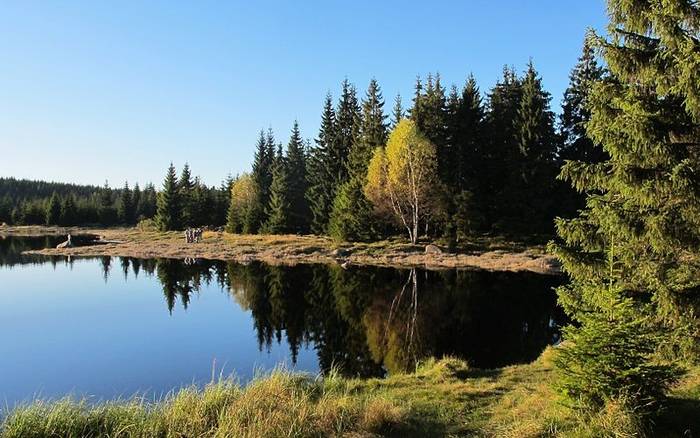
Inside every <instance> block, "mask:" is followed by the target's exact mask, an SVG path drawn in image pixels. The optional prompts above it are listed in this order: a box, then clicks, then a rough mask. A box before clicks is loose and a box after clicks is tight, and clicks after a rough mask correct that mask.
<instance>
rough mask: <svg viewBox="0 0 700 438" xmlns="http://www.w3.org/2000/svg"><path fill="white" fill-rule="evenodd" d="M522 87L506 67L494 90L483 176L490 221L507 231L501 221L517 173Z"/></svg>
mask: <svg viewBox="0 0 700 438" xmlns="http://www.w3.org/2000/svg"><path fill="white" fill-rule="evenodd" d="M521 95H522V84H521V81H520V79H519V78H518V77H517V75H516V73H515V71H514V70H513V69H512V68H509V67H504V68H503V77H502V78H501V79H500V80H499V81H498V83H497V84H496V86H495V87H494V88H493V89H492V90H491V91H490V93H489V96H488V111H487V114H486V130H487V132H488V133H489V136H488V149H489V153H488V154H487V155H486V156H485V164H484V168H483V174H484V176H485V181H486V183H485V184H484V185H483V186H482V193H483V194H484V197H485V198H486V199H487V200H488V201H487V202H486V203H485V205H487V206H488V207H489V208H487V209H486V210H485V211H484V213H485V215H486V222H487V223H488V224H490V226H491V227H492V228H493V229H496V230H498V229H499V228H501V229H502V228H503V227H502V226H501V225H500V224H499V222H500V221H501V218H503V217H504V216H506V214H507V213H508V210H509V199H508V197H507V194H508V190H509V181H508V178H506V177H507V176H509V175H512V174H513V173H515V172H517V165H518V154H517V151H518V146H517V143H516V125H515V123H514V122H515V120H516V117H517V113H518V108H519V106H520V96H521Z"/></svg>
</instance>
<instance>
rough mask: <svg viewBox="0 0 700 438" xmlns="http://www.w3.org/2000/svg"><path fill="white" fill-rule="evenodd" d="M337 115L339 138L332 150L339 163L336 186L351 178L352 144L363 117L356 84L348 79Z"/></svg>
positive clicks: (336, 170) (344, 83) (344, 84)
mask: <svg viewBox="0 0 700 438" xmlns="http://www.w3.org/2000/svg"><path fill="white" fill-rule="evenodd" d="M336 117H337V119H336V120H337V125H336V127H337V129H336V135H337V138H336V142H335V143H334V148H333V149H332V150H331V151H332V152H331V159H332V160H333V161H334V162H335V163H337V167H336V168H335V169H334V171H335V172H337V175H336V177H335V184H336V187H339V186H340V185H341V184H343V183H345V182H346V181H347V180H348V179H349V178H350V175H349V173H348V168H349V165H348V157H349V155H350V150H351V149H352V144H353V142H354V141H355V137H356V136H357V130H358V125H359V121H360V117H361V116H360V107H359V103H358V101H357V92H356V91H355V86H354V85H352V84H350V82H348V80H347V79H345V80H344V81H343V85H342V91H341V94H340V101H339V102H338V109H337V110H336Z"/></svg>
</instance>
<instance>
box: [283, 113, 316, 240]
mask: <svg viewBox="0 0 700 438" xmlns="http://www.w3.org/2000/svg"><path fill="white" fill-rule="evenodd" d="M285 165H286V168H287V169H286V170H287V194H286V198H287V202H288V203H289V212H288V217H289V231H291V232H293V233H305V232H307V231H308V228H309V218H310V215H311V213H310V211H309V204H308V202H307V200H306V191H307V188H308V182H307V176H306V148H305V147H304V141H303V140H302V138H301V132H300V131H299V123H298V122H297V121H296V120H295V121H294V126H293V127H292V134H291V137H290V138H289V143H288V144H287V153H286V157H285Z"/></svg>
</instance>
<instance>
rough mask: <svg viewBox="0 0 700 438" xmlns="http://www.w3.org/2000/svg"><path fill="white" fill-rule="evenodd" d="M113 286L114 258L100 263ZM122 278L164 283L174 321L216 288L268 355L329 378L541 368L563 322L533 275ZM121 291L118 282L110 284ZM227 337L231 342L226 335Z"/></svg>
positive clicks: (546, 283) (549, 282) (158, 266)
mask: <svg viewBox="0 0 700 438" xmlns="http://www.w3.org/2000/svg"><path fill="white" fill-rule="evenodd" d="M99 260H100V263H101V266H102V270H103V275H104V277H105V281H106V280H107V279H108V278H109V276H110V274H111V272H112V266H113V264H112V260H111V258H110V257H101V258H100V259H99ZM118 263H119V266H120V267H121V270H120V273H121V274H122V275H120V276H119V277H122V276H123V278H124V280H125V281H129V277H130V273H131V276H132V277H133V278H138V276H139V275H147V276H150V277H153V278H154V279H157V281H158V282H159V283H160V285H161V287H162V290H163V295H164V299H165V303H166V307H167V309H168V312H170V313H171V314H172V313H173V312H174V311H175V309H176V307H177V305H178V302H179V305H180V306H182V308H183V309H185V310H186V309H187V307H188V305H189V304H190V299H191V296H192V294H194V293H198V292H199V291H200V289H201V287H202V285H204V284H206V285H210V284H212V283H215V284H216V285H218V286H219V287H220V288H221V290H222V291H225V292H226V293H228V294H229V295H230V296H231V297H232V298H233V299H234V301H235V302H236V303H237V305H238V306H240V307H241V308H242V309H244V310H245V311H249V312H250V313H251V315H252V317H253V321H254V327H253V329H254V331H255V333H256V336H257V339H258V344H259V347H260V349H261V350H263V349H267V350H269V349H270V348H271V347H272V345H273V344H274V343H282V342H285V343H287V344H288V345H289V347H290V350H291V354H292V361H293V362H294V361H296V358H297V354H298V352H299V350H300V348H302V347H303V346H312V347H313V348H314V349H315V350H316V353H317V356H318V361H319V367H320V369H321V370H322V371H323V372H328V371H329V370H331V369H333V368H334V369H337V370H338V371H339V372H341V373H342V374H344V375H349V376H362V377H369V376H382V375H384V374H386V373H387V372H389V373H392V372H400V371H410V370H412V369H414V368H415V366H416V364H417V363H418V362H419V361H420V360H422V359H424V358H426V357H431V356H436V357H442V356H445V355H451V356H457V357H460V358H463V359H466V360H467V361H468V362H469V363H470V364H471V365H473V366H476V367H482V368H491V367H499V366H505V365H510V364H515V363H523V362H529V361H532V360H534V359H535V358H536V357H537V356H538V355H539V354H540V353H541V351H542V350H543V349H544V348H545V347H546V346H547V345H549V344H551V343H553V342H556V341H557V339H558V333H559V330H558V327H559V326H560V325H561V324H562V323H563V322H564V321H563V318H564V317H563V314H562V312H561V311H560V310H559V309H558V308H557V307H556V296H555V294H554V291H553V290H552V288H553V287H555V286H557V285H559V284H561V283H562V281H563V279H562V278H558V277H552V276H542V275H536V274H529V273H506V272H485V271H468V270H446V271H426V270H420V269H389V268H370V267H362V268H360V267H350V268H348V269H342V268H341V267H339V266H336V265H298V266H293V267H289V266H272V265H265V264H261V263H251V264H247V265H242V264H235V263H227V262H222V261H204V260H198V261H195V262H194V263H188V264H185V263H183V262H182V261H180V260H175V259H133V258H120V259H119V261H118ZM112 281H114V280H112ZM222 335H225V334H222Z"/></svg>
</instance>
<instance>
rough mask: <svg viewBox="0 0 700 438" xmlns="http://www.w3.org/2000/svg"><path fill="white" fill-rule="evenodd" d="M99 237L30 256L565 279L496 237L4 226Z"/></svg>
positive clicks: (20, 232)
mask: <svg viewBox="0 0 700 438" xmlns="http://www.w3.org/2000/svg"><path fill="white" fill-rule="evenodd" d="M67 233H71V234H72V235H74V236H79V235H95V236H99V237H100V238H101V239H102V240H104V241H108V243H100V244H95V245H87V246H77V247H72V248H60V249H59V248H46V249H41V250H34V251H27V252H26V253H27V254H33V255H46V256H74V257H99V256H115V257H134V258H176V259H184V258H197V259H206V260H223V261H233V262H238V263H249V262H253V261H260V262H265V263H268V264H274V265H295V264H313V263H322V264H332V263H338V264H343V265H345V264H349V265H355V266H377V267H393V268H424V269H429V270H441V269H484V270H489V271H510V272H533V273H537V274H545V275H561V274H562V271H561V268H560V265H559V263H558V261H557V260H556V259H555V258H554V257H553V256H551V255H548V254H546V252H545V250H544V246H543V245H534V246H524V245H522V244H519V243H515V242H508V241H504V240H499V239H496V238H477V239H474V240H473V241H470V242H469V243H467V244H466V245H463V246H462V247H461V248H459V249H458V251H456V252H455V253H447V252H444V251H443V252H440V253H427V252H426V251H425V245H426V244H430V242H424V243H422V244H419V245H411V244H409V243H406V242H405V241H404V240H398V239H396V240H384V241H379V242H372V243H349V242H343V243H338V242H335V241H333V240H332V239H330V238H328V237H324V236H313V235H240V234H228V233H224V232H218V231H206V232H205V233H204V236H203V239H202V241H201V242H199V243H190V244H188V243H185V242H184V239H183V237H182V232H156V231H141V230H138V229H136V228H87V227H66V228H62V227H41V226H22V227H8V226H6V227H2V228H0V237H4V236H16V237H22V236H27V237H29V236H33V237H36V236H47V235H51V236H61V235H65V234H67Z"/></svg>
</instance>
